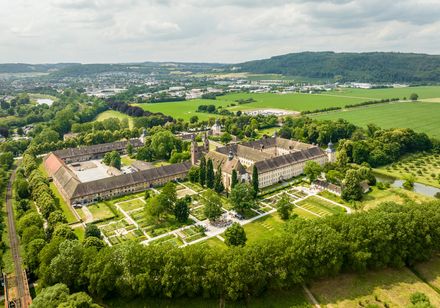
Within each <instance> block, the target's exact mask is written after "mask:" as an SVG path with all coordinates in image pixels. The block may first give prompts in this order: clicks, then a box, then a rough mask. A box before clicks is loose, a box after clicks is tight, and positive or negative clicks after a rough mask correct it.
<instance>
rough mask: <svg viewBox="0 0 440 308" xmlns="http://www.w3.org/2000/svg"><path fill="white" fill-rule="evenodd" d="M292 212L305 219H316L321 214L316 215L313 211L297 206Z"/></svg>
mask: <svg viewBox="0 0 440 308" xmlns="http://www.w3.org/2000/svg"><path fill="white" fill-rule="evenodd" d="M292 212H293V213H295V214H297V215H298V216H299V217H301V218H304V219H316V218H319V216H316V215H313V214H312V213H309V212H307V211H304V210H303V209H300V208H299V207H295V208H294V209H293V210H292Z"/></svg>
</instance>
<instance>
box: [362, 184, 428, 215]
mask: <svg viewBox="0 0 440 308" xmlns="http://www.w3.org/2000/svg"><path fill="white" fill-rule="evenodd" d="M430 200H432V198H430V197H427V196H424V195H421V194H418V193H415V192H413V191H409V190H405V189H402V188H395V187H392V188H389V189H384V190H380V189H378V188H377V187H371V191H370V192H369V193H367V194H364V196H363V198H362V201H361V202H360V207H359V208H362V209H364V210H369V209H372V208H375V207H377V206H378V205H379V204H381V203H384V202H395V203H400V204H403V203H405V202H407V201H413V202H415V203H422V202H427V201H430Z"/></svg>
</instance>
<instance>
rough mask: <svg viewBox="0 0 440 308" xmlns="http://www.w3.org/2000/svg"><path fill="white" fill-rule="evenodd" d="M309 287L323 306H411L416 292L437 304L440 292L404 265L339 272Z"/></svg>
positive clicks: (438, 305)
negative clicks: (361, 272) (374, 269)
mask: <svg viewBox="0 0 440 308" xmlns="http://www.w3.org/2000/svg"><path fill="white" fill-rule="evenodd" d="M310 290H311V291H312V293H313V294H314V295H315V297H316V299H317V300H318V302H319V303H320V304H321V305H322V307H347V308H348V307H410V304H411V302H410V296H411V294H413V293H415V292H422V293H424V294H425V295H426V296H428V298H429V299H430V301H431V304H432V305H433V307H440V295H439V294H438V293H437V292H436V291H435V290H433V289H432V288H431V287H430V286H429V285H428V284H427V283H425V282H423V281H422V280H421V279H420V278H418V277H417V276H416V275H415V274H414V273H412V272H411V271H410V270H409V269H407V268H401V269H384V270H378V271H369V272H366V273H364V274H339V275H338V276H336V277H334V278H328V279H322V280H319V281H317V282H314V283H312V285H311V287H310Z"/></svg>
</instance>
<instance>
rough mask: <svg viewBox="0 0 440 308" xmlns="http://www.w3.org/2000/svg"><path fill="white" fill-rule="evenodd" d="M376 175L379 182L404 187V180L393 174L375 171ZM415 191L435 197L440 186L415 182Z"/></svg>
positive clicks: (439, 190)
mask: <svg viewBox="0 0 440 308" xmlns="http://www.w3.org/2000/svg"><path fill="white" fill-rule="evenodd" d="M374 175H375V176H376V180H377V181H378V182H383V183H390V184H391V186H394V187H399V188H402V187H403V182H404V180H401V179H397V178H394V177H391V176H386V175H383V174H377V173H375V174H374ZM413 191H414V192H416V193H419V194H421V195H425V196H429V197H434V196H435V194H436V193H438V192H440V188H437V187H433V186H429V185H425V184H421V183H414V189H413Z"/></svg>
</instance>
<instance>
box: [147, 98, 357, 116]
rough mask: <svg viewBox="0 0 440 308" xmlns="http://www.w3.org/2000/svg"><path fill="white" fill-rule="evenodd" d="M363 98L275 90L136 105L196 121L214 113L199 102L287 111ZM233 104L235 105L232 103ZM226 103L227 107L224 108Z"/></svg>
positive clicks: (329, 105)
mask: <svg viewBox="0 0 440 308" xmlns="http://www.w3.org/2000/svg"><path fill="white" fill-rule="evenodd" d="M248 98H253V99H254V100H255V102H253V103H249V104H242V105H239V104H238V103H237V102H236V100H239V99H248ZM364 100H365V99H363V98H352V97H338V96H324V95H315V94H299V93H294V94H275V93H234V94H227V95H224V96H219V97H217V99H216V100H210V99H194V100H188V101H181V102H165V103H154V104H149V103H147V104H139V106H140V107H142V108H143V109H144V110H148V111H151V112H162V113H164V114H167V115H171V116H173V117H175V118H182V119H185V120H188V119H189V118H190V117H192V116H194V115H197V116H198V117H199V119H200V120H207V119H209V118H212V117H216V116H217V115H215V114H209V113H200V112H196V110H197V107H198V106H199V105H215V106H216V107H217V108H218V107H220V106H221V107H222V108H227V109H229V110H231V111H238V110H249V109H261V108H264V109H266V108H276V109H286V110H291V111H303V110H314V109H318V108H325V107H335V106H338V107H342V106H345V105H347V104H353V103H359V102H363V101H364ZM233 104H235V105H236V106H232V105H233ZM228 106H229V107H228Z"/></svg>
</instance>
